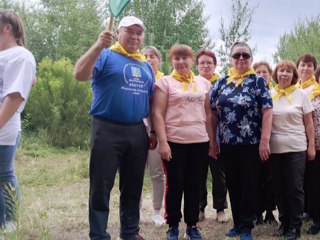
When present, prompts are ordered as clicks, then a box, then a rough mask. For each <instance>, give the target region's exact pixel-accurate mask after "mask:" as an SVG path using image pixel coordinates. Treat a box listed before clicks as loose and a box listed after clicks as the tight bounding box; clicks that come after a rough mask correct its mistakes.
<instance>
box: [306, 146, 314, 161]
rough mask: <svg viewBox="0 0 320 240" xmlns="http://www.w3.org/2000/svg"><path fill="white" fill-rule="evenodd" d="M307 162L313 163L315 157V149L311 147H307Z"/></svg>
mask: <svg viewBox="0 0 320 240" xmlns="http://www.w3.org/2000/svg"><path fill="white" fill-rule="evenodd" d="M307 156H308V161H313V160H314V159H315V157H316V149H315V148H314V147H313V146H310V147H309V146H308V150H307Z"/></svg>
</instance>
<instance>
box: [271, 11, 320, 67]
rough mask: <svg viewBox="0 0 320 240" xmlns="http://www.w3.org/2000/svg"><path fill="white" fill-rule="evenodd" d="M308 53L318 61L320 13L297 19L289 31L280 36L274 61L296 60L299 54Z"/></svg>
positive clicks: (319, 55) (319, 59)
mask: <svg viewBox="0 0 320 240" xmlns="http://www.w3.org/2000/svg"><path fill="white" fill-rule="evenodd" d="M305 53H310V54H313V55H315V56H316V58H317V61H318V62H320V15H318V16H317V17H314V18H311V19H306V20H303V21H299V22H298V23H297V24H295V25H294V27H293V29H292V30H291V32H289V33H285V34H284V35H282V36H280V40H279V43H278V46H277V50H276V52H275V54H274V61H275V62H277V63H278V62H280V61H281V60H284V59H288V60H292V61H294V62H295V61H297V59H298V58H299V56H301V55H303V54H305Z"/></svg>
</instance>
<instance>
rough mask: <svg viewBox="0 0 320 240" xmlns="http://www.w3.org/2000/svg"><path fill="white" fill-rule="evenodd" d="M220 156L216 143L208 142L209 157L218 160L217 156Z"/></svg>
mask: <svg viewBox="0 0 320 240" xmlns="http://www.w3.org/2000/svg"><path fill="white" fill-rule="evenodd" d="M219 154H220V148H219V145H218V144H217V142H216V141H213V142H210V146H209V156H211V157H213V158H214V159H218V155H219Z"/></svg>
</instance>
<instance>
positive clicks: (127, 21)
mask: <svg viewBox="0 0 320 240" xmlns="http://www.w3.org/2000/svg"><path fill="white" fill-rule="evenodd" d="M132 25H139V26H140V27H142V29H143V31H145V30H146V27H145V26H144V25H143V22H142V21H141V20H140V19H139V18H137V17H135V16H125V17H123V18H122V19H121V21H120V23H119V26H118V29H119V28H121V27H130V26H132Z"/></svg>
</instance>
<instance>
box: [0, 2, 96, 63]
mask: <svg viewBox="0 0 320 240" xmlns="http://www.w3.org/2000/svg"><path fill="white" fill-rule="evenodd" d="M99 4H101V3H100V1H98V0H92V1H87V0H39V1H38V2H37V3H34V2H30V1H27V0H20V1H16V0H3V2H2V3H1V4H0V7H2V8H6V9H13V10H14V11H16V12H17V13H18V14H19V15H20V16H21V18H22V19H23V21H24V23H25V28H26V35H27V47H28V48H29V49H30V51H31V52H32V53H33V54H34V56H35V58H36V60H37V62H40V61H41V60H42V59H43V58H45V57H49V58H51V59H53V60H58V59H60V58H62V57H68V58H69V59H71V61H72V62H75V61H76V59H77V58H78V57H79V56H81V55H82V54H83V53H84V52H85V51H86V50H87V49H88V48H89V47H90V46H91V45H92V43H93V42H94V41H95V40H96V39H97V36H98V35H99V33H100V31H101V30H102V20H101V18H100V12H99Z"/></svg>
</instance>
